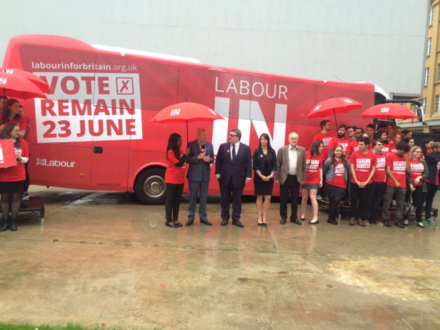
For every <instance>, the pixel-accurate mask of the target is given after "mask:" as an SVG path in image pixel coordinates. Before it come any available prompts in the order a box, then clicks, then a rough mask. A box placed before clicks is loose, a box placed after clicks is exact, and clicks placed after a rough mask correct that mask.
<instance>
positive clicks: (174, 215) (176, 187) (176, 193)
mask: <svg viewBox="0 0 440 330" xmlns="http://www.w3.org/2000/svg"><path fill="white" fill-rule="evenodd" d="M166 185H167V199H166V201H165V216H166V221H167V222H171V221H177V220H178V219H179V207H180V200H181V199H182V192H183V183H182V184H173V183H167V184H166Z"/></svg>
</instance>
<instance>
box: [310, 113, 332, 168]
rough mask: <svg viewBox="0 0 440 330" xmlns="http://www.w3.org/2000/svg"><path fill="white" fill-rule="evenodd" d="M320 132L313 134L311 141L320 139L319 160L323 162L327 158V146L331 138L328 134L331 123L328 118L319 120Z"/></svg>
mask: <svg viewBox="0 0 440 330" xmlns="http://www.w3.org/2000/svg"><path fill="white" fill-rule="evenodd" d="M320 125H321V132H319V133H318V134H316V135H315V137H314V138H313V142H315V141H319V140H320V141H322V152H321V160H322V162H323V163H324V162H325V161H326V160H327V158H328V147H329V145H330V141H331V140H332V136H331V135H330V130H331V128H332V127H331V124H330V120H323V121H321V124H320Z"/></svg>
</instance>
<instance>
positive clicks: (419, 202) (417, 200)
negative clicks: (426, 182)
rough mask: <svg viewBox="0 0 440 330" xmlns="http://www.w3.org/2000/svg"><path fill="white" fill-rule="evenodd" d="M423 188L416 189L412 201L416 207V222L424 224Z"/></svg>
mask: <svg viewBox="0 0 440 330" xmlns="http://www.w3.org/2000/svg"><path fill="white" fill-rule="evenodd" d="M422 191H423V186H418V187H416V190H414V191H413V193H412V200H413V204H414V207H415V208H416V221H417V222H422V211H423V194H422Z"/></svg>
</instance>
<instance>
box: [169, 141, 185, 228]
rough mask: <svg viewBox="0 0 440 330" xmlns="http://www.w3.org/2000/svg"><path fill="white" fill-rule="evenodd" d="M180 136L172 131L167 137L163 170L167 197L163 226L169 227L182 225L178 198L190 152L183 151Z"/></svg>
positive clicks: (180, 193)
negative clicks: (165, 166) (166, 161)
mask: <svg viewBox="0 0 440 330" xmlns="http://www.w3.org/2000/svg"><path fill="white" fill-rule="evenodd" d="M181 146H182V137H181V136H180V135H179V134H177V133H172V134H171V135H170V137H169V138H168V146H167V150H166V153H167V160H168V167H167V169H166V171H165V183H166V185H167V190H166V193H167V199H166V202H165V215H166V223H165V226H168V227H171V228H178V227H182V224H181V223H180V222H179V221H178V219H179V208H180V200H181V197H182V192H183V185H184V183H185V171H186V168H185V166H184V165H185V163H186V160H187V158H188V155H189V153H190V152H191V151H190V149H189V148H187V149H186V152H185V153H183V151H182V149H181Z"/></svg>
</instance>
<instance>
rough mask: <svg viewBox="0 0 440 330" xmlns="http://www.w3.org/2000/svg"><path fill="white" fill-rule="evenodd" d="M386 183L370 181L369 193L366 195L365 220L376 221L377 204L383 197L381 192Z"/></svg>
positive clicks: (383, 190) (378, 204) (377, 213)
mask: <svg viewBox="0 0 440 330" xmlns="http://www.w3.org/2000/svg"><path fill="white" fill-rule="evenodd" d="M385 187H386V183H385V182H372V183H371V187H370V194H369V196H368V203H367V214H368V216H367V220H368V219H369V221H370V222H371V223H376V222H377V217H378V215H379V206H380V203H381V202H382V199H383V194H384V192H385Z"/></svg>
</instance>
